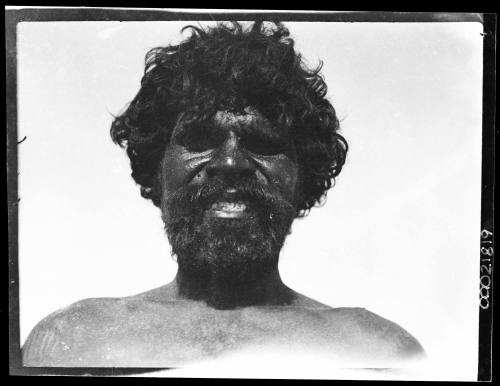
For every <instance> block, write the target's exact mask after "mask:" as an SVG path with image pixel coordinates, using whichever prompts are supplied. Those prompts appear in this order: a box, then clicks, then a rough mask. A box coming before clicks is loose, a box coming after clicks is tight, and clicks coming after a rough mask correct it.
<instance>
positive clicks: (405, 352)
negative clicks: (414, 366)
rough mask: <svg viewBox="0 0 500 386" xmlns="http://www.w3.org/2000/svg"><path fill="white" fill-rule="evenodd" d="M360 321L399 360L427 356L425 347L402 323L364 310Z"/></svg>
mask: <svg viewBox="0 0 500 386" xmlns="http://www.w3.org/2000/svg"><path fill="white" fill-rule="evenodd" d="M360 323H361V325H362V326H363V327H364V328H365V330H366V331H369V333H370V334H371V335H373V336H374V337H375V338H376V340H377V341H379V342H381V345H382V346H383V347H385V350H387V352H392V353H393V354H392V355H395V356H396V357H397V358H398V359H399V360H405V361H406V360H410V361H411V360H416V359H421V358H425V356H426V354H425V351H424V348H423V347H422V345H421V344H420V343H419V341H418V340H417V339H416V338H415V337H414V336H413V335H411V334H410V333H409V332H408V331H406V330H405V329H404V328H403V327H401V326H400V325H398V324H396V323H394V322H392V321H390V320H388V319H385V318H382V317H381V316H379V315H377V314H375V313H373V312H370V311H368V310H364V309H363V312H362V314H361V317H360Z"/></svg>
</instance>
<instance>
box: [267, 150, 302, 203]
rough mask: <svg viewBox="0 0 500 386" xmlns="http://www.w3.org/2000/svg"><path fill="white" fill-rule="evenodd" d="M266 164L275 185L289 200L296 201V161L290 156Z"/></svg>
mask: <svg viewBox="0 0 500 386" xmlns="http://www.w3.org/2000/svg"><path fill="white" fill-rule="evenodd" d="M266 166H267V167H266V169H267V170H268V175H269V177H270V180H271V182H272V183H273V185H274V186H275V187H276V188H277V189H279V190H280V191H281V193H282V194H283V196H284V197H285V198H286V199H287V200H288V201H290V202H293V201H295V194H296V188H297V181H298V168H297V165H296V164H295V162H293V161H292V160H291V159H289V158H288V157H283V158H278V159H276V160H274V161H273V162H269V163H268V164H267V165H266Z"/></svg>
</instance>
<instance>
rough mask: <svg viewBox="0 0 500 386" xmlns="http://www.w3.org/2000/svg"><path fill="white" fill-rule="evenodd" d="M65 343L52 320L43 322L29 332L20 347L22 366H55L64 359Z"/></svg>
mask: <svg viewBox="0 0 500 386" xmlns="http://www.w3.org/2000/svg"><path fill="white" fill-rule="evenodd" d="M65 347H67V345H66V342H64V339H63V336H62V334H61V331H60V328H59V326H58V325H57V323H55V322H54V321H52V320H43V321H42V322H40V323H39V324H38V325H37V326H35V328H34V329H33V330H32V331H31V333H30V334H29V336H28V339H27V340H26V342H25V343H24V345H23V347H22V359H23V366H38V367H39V366H57V365H59V364H60V362H61V359H62V358H63V357H64V351H65Z"/></svg>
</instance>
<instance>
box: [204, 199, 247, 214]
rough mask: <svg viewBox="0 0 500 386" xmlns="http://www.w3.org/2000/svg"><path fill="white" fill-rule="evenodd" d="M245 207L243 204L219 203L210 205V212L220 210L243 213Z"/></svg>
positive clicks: (239, 202)
mask: <svg viewBox="0 0 500 386" xmlns="http://www.w3.org/2000/svg"><path fill="white" fill-rule="evenodd" d="M246 208H247V206H246V204H245V203H244V202H241V201H238V202H226V201H219V202H216V203H214V204H213V205H212V208H211V209H212V210H221V211H224V212H243V211H244V210H246Z"/></svg>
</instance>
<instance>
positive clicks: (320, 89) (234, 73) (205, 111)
mask: <svg viewBox="0 0 500 386" xmlns="http://www.w3.org/2000/svg"><path fill="white" fill-rule="evenodd" d="M186 29H190V30H191V32H192V33H191V35H190V36H189V37H188V38H187V39H185V40H184V41H183V42H181V43H180V44H178V45H169V46H166V47H157V48H153V49H151V50H150V51H149V52H148V53H147V54H146V59H145V71H144V76H143V78H142V81H141V88H140V90H139V92H138V94H137V95H136V96H135V98H134V99H133V100H132V101H131V102H130V103H129V105H128V106H127V107H126V109H125V111H124V112H123V113H121V114H120V115H118V116H117V117H115V119H114V121H113V123H112V126H111V137H112V139H113V141H114V142H115V143H117V144H119V145H120V146H122V147H126V149H127V154H128V156H129V158H130V162H131V167H132V177H133V179H134V180H135V182H136V183H138V184H139V185H141V194H142V196H143V197H145V198H149V199H151V200H152V201H153V202H154V203H155V205H157V206H158V205H159V200H160V192H159V185H158V184H159V182H158V181H159V179H158V170H159V164H160V160H161V158H162V155H163V152H164V150H165V148H166V145H167V144H168V141H169V140H170V136H171V133H172V130H173V128H174V126H175V124H176V122H177V120H178V117H179V116H180V114H183V116H186V114H187V115H188V116H189V117H190V119H194V120H199V121H203V120H206V119H209V118H210V117H212V116H213V115H214V114H215V112H216V111H218V110H230V111H236V112H241V111H243V109H244V108H245V107H247V106H253V107H255V108H256V109H257V110H258V111H259V112H260V113H261V114H263V115H264V116H265V117H266V118H267V119H269V120H270V122H272V123H273V124H274V125H285V126H287V127H288V129H289V130H290V133H291V135H292V136H293V139H294V144H295V147H296V151H297V163H298V167H299V178H300V184H299V185H300V189H301V198H302V200H301V203H300V204H299V205H298V208H297V216H304V215H305V214H306V213H307V212H308V211H309V210H310V209H311V208H312V207H313V206H314V205H316V204H318V203H321V202H322V201H323V200H324V199H325V198H326V192H327V190H328V189H330V187H331V186H332V183H333V181H334V178H335V177H336V176H337V175H338V174H339V173H340V171H341V169H342V166H343V165H344V163H345V159H346V154H347V148H348V146H347V142H346V141H345V139H344V138H343V137H342V136H341V135H340V134H339V133H338V130H339V121H338V119H337V116H336V114H335V110H334V108H333V107H332V105H331V104H330V102H329V101H328V100H327V99H326V98H325V95H326V92H327V86H326V84H325V82H324V80H323V77H322V76H321V74H320V70H321V67H322V63H321V62H320V64H319V65H318V67H317V68H315V69H309V68H307V66H306V65H305V64H304V62H303V60H302V57H301V55H300V54H299V53H296V52H295V50H294V41H293V39H291V38H290V37H289V35H290V33H289V31H288V29H287V28H286V27H284V26H283V25H282V23H280V22H273V23H264V22H262V21H256V22H254V23H253V24H252V25H251V26H250V27H248V28H246V29H245V28H243V26H242V25H241V24H240V23H238V22H231V23H219V24H217V25H216V26H214V27H206V28H201V27H195V26H187V27H184V28H183V29H182V32H183V31H184V30H186Z"/></svg>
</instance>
